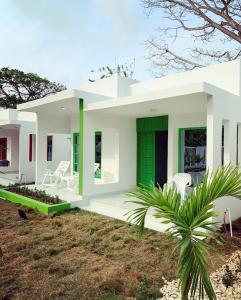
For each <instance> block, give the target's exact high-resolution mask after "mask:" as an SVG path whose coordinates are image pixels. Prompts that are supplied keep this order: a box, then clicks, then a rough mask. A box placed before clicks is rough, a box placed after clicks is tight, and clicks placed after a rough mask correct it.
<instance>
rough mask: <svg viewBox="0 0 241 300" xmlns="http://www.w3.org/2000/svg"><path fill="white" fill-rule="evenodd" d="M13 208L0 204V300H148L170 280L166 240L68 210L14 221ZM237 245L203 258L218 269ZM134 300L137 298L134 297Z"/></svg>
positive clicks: (169, 245) (233, 243)
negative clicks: (54, 214)
mask: <svg viewBox="0 0 241 300" xmlns="http://www.w3.org/2000/svg"><path fill="white" fill-rule="evenodd" d="M17 207H18V206H17V205H15V204H13V203H10V202H7V201H2V200H0V208H1V209H0V247H1V248H2V251H3V257H0V299H6V300H7V299H91V300H94V299H98V300H99V299H100V300H101V299H110V300H112V299H113V300H114V299H119V300H120V299H136V298H137V299H143V300H144V299H145V298H141V296H142V295H145V289H146V284H145V283H144V280H142V279H141V278H144V276H145V277H146V279H147V282H148V293H149V299H155V298H156V297H155V294H156V293H157V292H158V291H159V288H160V287H161V286H162V284H163V280H162V276H164V277H166V278H167V279H173V278H175V264H176V257H175V256H174V257H172V256H171V249H172V245H173V244H174V242H173V241H170V240H169V239H168V238H167V236H166V235H165V234H160V233H157V232H153V231H150V230H147V231H146V233H145V234H144V236H142V237H140V236H139V235H138V233H137V232H136V229H135V227H134V226H132V225H127V224H126V223H124V222H121V221H117V220H114V219H111V218H108V217H104V216H100V215H96V214H91V213H88V212H84V211H80V210H76V211H70V212H68V213H65V214H61V215H57V216H55V217H52V218H51V217H50V216H49V217H45V216H42V215H40V214H38V213H36V212H34V211H31V210H27V216H28V220H27V221H21V220H19V217H18V213H17ZM240 246H241V242H240V240H238V239H233V240H232V241H230V240H228V241H227V243H226V244H225V245H223V246H219V248H218V249H217V252H215V253H210V256H211V258H212V259H211V265H210V270H214V269H216V268H217V267H218V266H219V265H220V264H222V263H223V260H222V258H221V257H220V256H219V255H217V254H222V255H230V254H231V253H232V251H233V250H236V249H238V248H239V247H240ZM138 296H139V298H138Z"/></svg>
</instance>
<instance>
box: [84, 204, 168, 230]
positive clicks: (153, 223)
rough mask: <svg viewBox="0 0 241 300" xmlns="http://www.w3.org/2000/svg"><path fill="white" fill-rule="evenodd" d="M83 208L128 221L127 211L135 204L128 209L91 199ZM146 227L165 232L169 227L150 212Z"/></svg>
mask: <svg viewBox="0 0 241 300" xmlns="http://www.w3.org/2000/svg"><path fill="white" fill-rule="evenodd" d="M109 202H110V201H109ZM81 208H82V209H84V210H87V211H90V212H95V213H98V214H101V215H104V216H108V217H111V218H115V219H118V220H122V221H127V218H128V216H127V215H126V213H128V212H129V211H130V210H132V209H133V206H131V207H130V208H129V209H128V208H126V207H121V205H119V206H117V205H111V202H110V204H108V203H103V202H102V201H98V200H90V201H89V205H86V206H81ZM132 223H133V222H132ZM145 227H146V228H149V229H152V230H155V231H159V232H164V231H165V230H166V229H167V228H168V225H166V224H163V223H161V222H160V221H159V219H157V218H155V217H154V216H153V215H152V214H151V213H148V214H147V216H146V221H145Z"/></svg>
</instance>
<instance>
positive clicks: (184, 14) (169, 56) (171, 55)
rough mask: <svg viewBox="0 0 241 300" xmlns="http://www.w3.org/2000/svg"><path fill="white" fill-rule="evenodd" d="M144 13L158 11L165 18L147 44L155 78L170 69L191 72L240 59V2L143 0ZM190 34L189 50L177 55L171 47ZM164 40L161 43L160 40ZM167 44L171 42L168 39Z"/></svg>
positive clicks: (220, 0) (233, 0)
mask: <svg viewBox="0 0 241 300" xmlns="http://www.w3.org/2000/svg"><path fill="white" fill-rule="evenodd" d="M142 1H143V3H144V7H145V9H146V11H147V13H151V12H152V11H154V10H160V13H161V15H162V16H163V18H164V19H165V21H164V22H163V23H164V25H163V26H162V27H161V28H159V30H158V31H159V34H158V36H157V37H154V38H151V39H149V40H148V41H147V47H148V49H149V56H148V58H149V59H150V61H151V62H152V64H153V66H154V68H155V69H156V70H157V72H156V74H155V75H156V76H160V75H164V74H166V73H168V72H169V71H170V70H171V69H175V70H192V69H194V68H197V67H203V66H205V65H207V64H209V63H212V62H224V61H230V60H233V59H236V58H238V57H240V56H241V45H240V44H241V2H240V1H239V0H196V1H195V0H142ZM187 33H188V35H189V38H191V40H192V42H193V43H192V47H191V48H190V49H186V51H184V53H183V52H182V54H180V53H179V52H178V51H176V50H174V49H172V47H170V45H169V44H170V43H172V44H173V40H172V41H171V42H170V43H168V42H167V40H169V38H172V39H174V41H177V40H180V41H181V39H182V38H183V36H185V34H187ZM163 39H164V40H163ZM169 41H170V40H169Z"/></svg>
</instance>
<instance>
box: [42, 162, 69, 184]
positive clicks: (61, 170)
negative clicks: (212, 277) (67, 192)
mask: <svg viewBox="0 0 241 300" xmlns="http://www.w3.org/2000/svg"><path fill="white" fill-rule="evenodd" d="M69 166H70V161H61V162H60V163H59V165H58V167H57V168H56V170H55V171H54V172H53V171H51V170H47V172H46V173H45V174H44V179H43V182H42V185H43V186H48V187H55V186H57V184H58V183H59V182H60V181H61V180H62V178H63V177H64V175H65V174H66V172H67V170H68V168H69ZM47 180H49V182H48V183H47V182H46V181H47Z"/></svg>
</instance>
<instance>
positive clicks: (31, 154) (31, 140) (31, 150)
mask: <svg viewBox="0 0 241 300" xmlns="http://www.w3.org/2000/svg"><path fill="white" fill-rule="evenodd" d="M28 148H29V154H28V160H29V161H33V135H32V134H30V135H29V147H28Z"/></svg>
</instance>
